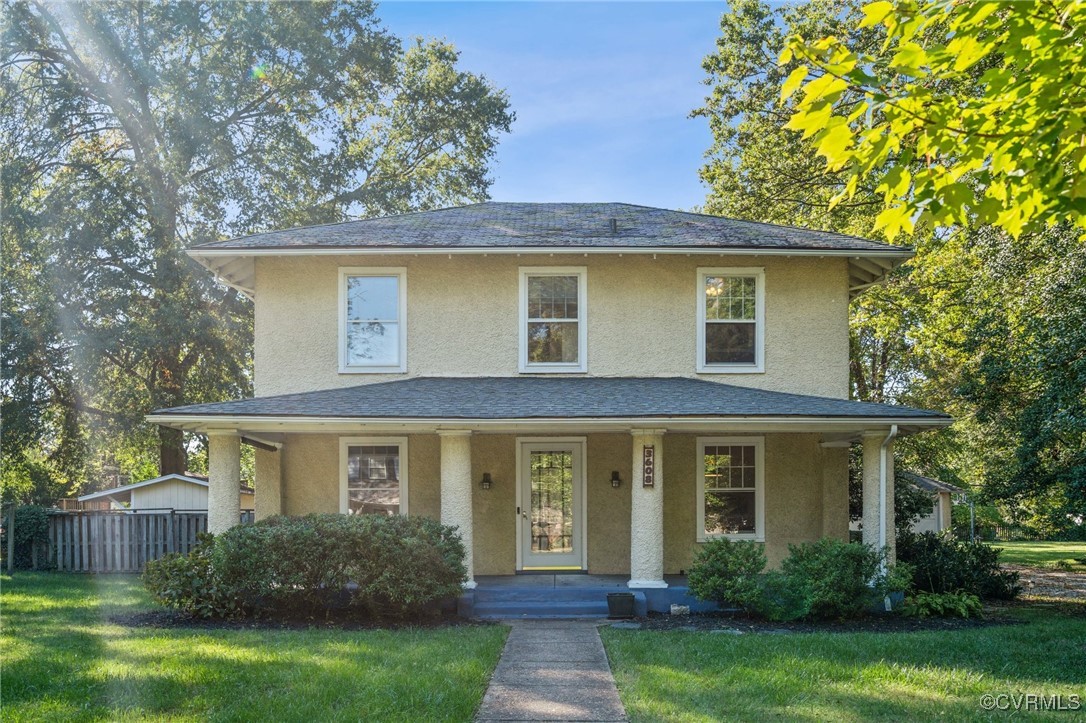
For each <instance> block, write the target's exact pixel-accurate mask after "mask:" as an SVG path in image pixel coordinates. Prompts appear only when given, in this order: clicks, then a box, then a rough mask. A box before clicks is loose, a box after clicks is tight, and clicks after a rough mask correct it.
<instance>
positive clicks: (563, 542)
mask: <svg viewBox="0 0 1086 723" xmlns="http://www.w3.org/2000/svg"><path fill="white" fill-rule="evenodd" d="M521 462H522V465H523V469H522V470H521V480H522V485H523V487H522V493H521V502H522V507H521V535H522V539H521V550H522V554H523V568H524V569H533V568H535V569H539V568H562V569H571V568H572V569H578V570H579V569H581V567H582V564H583V558H584V555H583V551H582V550H581V530H580V515H581V510H580V507H581V499H582V496H581V479H580V478H581V474H580V446H579V445H577V444H570V445H565V444H562V445H556V444H549V445H548V444H542V443H540V444H525V445H524V448H523V451H522V457H521Z"/></svg>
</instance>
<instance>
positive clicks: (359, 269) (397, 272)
mask: <svg viewBox="0 0 1086 723" xmlns="http://www.w3.org/2000/svg"><path fill="white" fill-rule="evenodd" d="M350 276H395V277H397V278H398V279H399V281H398V283H397V286H398V287H399V292H400V299H399V309H398V311H399V317H400V318H399V327H400V339H399V344H400V348H399V353H400V363H399V364H394V365H385V366H367V365H359V364H356V365H350V364H348V363H347V278H348V277H350ZM406 371H407V269H406V268H405V267H403V266H341V267H340V269H339V373H340V374H398V373H403V372H406Z"/></svg>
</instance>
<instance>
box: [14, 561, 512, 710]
mask: <svg viewBox="0 0 1086 723" xmlns="http://www.w3.org/2000/svg"><path fill="white" fill-rule="evenodd" d="M0 586H2V595H0V606H2V607H0V613H2V616H3V618H2V630H0V650H2V651H3V653H2V655H3V671H2V672H3V678H2V690H0V693H2V707H0V717H2V719H3V720H35V721H37V720H65V721H67V720H167V719H168V720H171V721H173V720H209V719H210V720H216V721H227V720H294V721H312V722H314V723H315V722H317V721H321V722H322V723H323V721H327V720H337V719H338V720H361V719H370V720H402V721H419V720H455V721H466V720H470V719H471V717H472V715H473V713H474V711H475V708H476V707H477V706H478V704H479V701H480V700H481V699H482V696H483V693H484V691H485V690H486V685H487V681H488V679H489V676H490V673H491V671H492V670H493V668H494V666H495V664H496V663H497V660H498V656H499V655H500V653H501V649H502V646H503V644H504V642H505V636H506V631H507V629H506V628H505V627H503V626H486V627H483V626H479V627H458V628H443V629H430V630H416V629H405V630H395V631H383V630H375V631H366V630H364V631H341V630H317V629H313V630H245V629H242V630H195V629H153V628H128V627H123V626H121V625H117V624H113V623H110V622H109V621H108V620H107V617H108V616H109V615H111V614H113V613H121V612H132V611H138V610H143V609H148V608H149V607H150V601H149V599H148V597H147V595H146V593H145V592H144V591H143V588H142V586H141V585H140V583H139V580H138V578H134V577H128V576H80V575H65V574H49V573H16V575H15V577H14V579H12V578H11V577H8V576H6V575H5V576H0Z"/></svg>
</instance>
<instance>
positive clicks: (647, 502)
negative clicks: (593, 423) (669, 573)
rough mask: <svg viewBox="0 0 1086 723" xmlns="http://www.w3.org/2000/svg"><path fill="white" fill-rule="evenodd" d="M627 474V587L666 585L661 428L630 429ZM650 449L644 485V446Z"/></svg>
mask: <svg viewBox="0 0 1086 723" xmlns="http://www.w3.org/2000/svg"><path fill="white" fill-rule="evenodd" d="M631 434H632V435H633V474H632V475H631V476H630V496H631V500H630V502H631V504H630V582H629V583H627V584H628V585H629V587H634V588H638V587H640V588H644V587H667V583H666V582H664V474H663V473H664V430H662V429H634V430H631ZM646 448H651V449H652V459H653V461H652V467H653V479H652V486H651V487H646V486H645V450H646Z"/></svg>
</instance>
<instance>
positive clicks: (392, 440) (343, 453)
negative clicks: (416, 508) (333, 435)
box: [339, 437, 408, 515]
mask: <svg viewBox="0 0 1086 723" xmlns="http://www.w3.org/2000/svg"><path fill="white" fill-rule="evenodd" d="M357 446H371V447H374V446H382V447H398V448H399V450H400V452H399V454H400V514H401V515H406V514H407V479H408V474H407V437H340V438H339V513H340V514H341V515H345V514H347V510H348V504H347V448H348V447H357Z"/></svg>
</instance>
